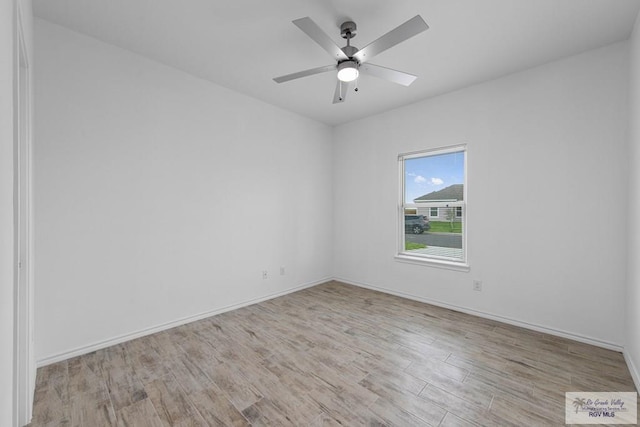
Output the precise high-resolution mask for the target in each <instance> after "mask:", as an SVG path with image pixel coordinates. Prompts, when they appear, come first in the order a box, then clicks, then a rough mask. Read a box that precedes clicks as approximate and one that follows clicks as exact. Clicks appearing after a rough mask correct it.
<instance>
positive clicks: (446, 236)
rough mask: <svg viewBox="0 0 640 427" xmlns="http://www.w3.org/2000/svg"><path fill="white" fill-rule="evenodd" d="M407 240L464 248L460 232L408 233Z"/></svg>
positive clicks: (429, 244) (444, 246)
mask: <svg viewBox="0 0 640 427" xmlns="http://www.w3.org/2000/svg"><path fill="white" fill-rule="evenodd" d="M405 240H406V241H407V242H412V243H422V244H423V245H427V246H439V247H441V248H462V235H461V234H458V233H431V232H429V231H425V232H424V233H422V234H410V233H407V234H406V235H405Z"/></svg>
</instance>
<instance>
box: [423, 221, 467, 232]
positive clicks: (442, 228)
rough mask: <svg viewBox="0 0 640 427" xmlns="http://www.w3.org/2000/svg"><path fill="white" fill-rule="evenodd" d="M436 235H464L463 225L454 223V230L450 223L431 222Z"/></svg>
mask: <svg viewBox="0 0 640 427" xmlns="http://www.w3.org/2000/svg"><path fill="white" fill-rule="evenodd" d="M429 231H432V232H435V233H462V223H461V222H454V223H453V228H451V223H450V222H448V221H431V229H430V230H429Z"/></svg>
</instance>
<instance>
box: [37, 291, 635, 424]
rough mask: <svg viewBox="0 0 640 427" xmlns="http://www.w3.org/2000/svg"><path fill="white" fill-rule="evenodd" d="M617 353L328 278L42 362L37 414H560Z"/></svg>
mask: <svg viewBox="0 0 640 427" xmlns="http://www.w3.org/2000/svg"><path fill="white" fill-rule="evenodd" d="M565 391H636V390H635V387H634V385H633V381H632V379H631V376H630V374H629V372H628V370H627V367H626V365H625V363H624V359H623V357H622V355H621V354H620V353H617V352H614V351H608V350H603V349H601V348H597V347H593V346H589V345H586V344H582V343H578V342H574V341H570V340H567V339H563V338H558V337H554V336H550V335H545V334H542V333H538V332H533V331H529V330H526V329H521V328H517V327H513V326H509V325H505V324H502V323H498V322H494V321H490V320H486V319H482V318H478V317H474V316H470V315H466V314H461V313H458V312H454V311H451V310H447V309H443V308H439V307H435V306H431V305H427V304H422V303H419V302H415V301H410V300H406V299H403V298H399V297H395V296H391V295H387V294H383V293H379V292H374V291H370V290H366V289H361V288H358V287H353V286H349V285H345V284H341V283H338V282H330V283H327V284H324V285H320V286H316V287H313V288H310V289H306V290H303V291H300V292H296V293H293V294H289V295H286V296H283V297H280V298H276V299H272V300H269V301H266V302H262V303H260V304H255V305H252V306H249V307H245V308H241V309H238V310H235V311H231V312H228V313H224V314H220V315H217V316H214V317H210V318H208V319H205V320H201V321H198V322H194V323H191V324H188V325H185V326H181V327H177V328H173V329H170V330H168V331H164V332H160V333H157V334H154V335H150V336H147V337H144V338H139V339H136V340H133V341H129V342H127V343H123V344H120V345H116V346H113V347H109V348H106V349H103V350H99V351H96V352H93V353H90V354H86V355H84V356H79V357H76V358H73V359H69V360H66V361H63V362H59V363H56V364H52V365H49V366H45V367H43V368H40V369H39V370H38V375H37V386H36V395H35V406H34V418H33V422H32V423H31V424H30V425H31V426H34V427H35V426H60V425H63V426H91V427H94V426H147V425H148V426H208V425H211V426H218V425H229V426H247V425H257V426H260V425H277V426H287V425H296V426H301V425H309V426H337V425H342V426H350V425H373V426H382V425H396V426H414V425H415V426H478V425H481V426H511V425H513V426H536V425H564V392H565Z"/></svg>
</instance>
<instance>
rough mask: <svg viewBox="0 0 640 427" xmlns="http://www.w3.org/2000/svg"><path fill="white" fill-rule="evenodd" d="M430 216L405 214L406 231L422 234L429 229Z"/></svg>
mask: <svg viewBox="0 0 640 427" xmlns="http://www.w3.org/2000/svg"><path fill="white" fill-rule="evenodd" d="M430 228H431V224H429V218H427V217H426V216H424V215H405V216H404V232H405V233H413V234H422V233H423V232H424V231H425V230H429V229H430Z"/></svg>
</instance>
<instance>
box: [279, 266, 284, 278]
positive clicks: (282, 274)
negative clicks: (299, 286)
mask: <svg viewBox="0 0 640 427" xmlns="http://www.w3.org/2000/svg"><path fill="white" fill-rule="evenodd" d="M280 275H281V276H284V266H282V267H280Z"/></svg>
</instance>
